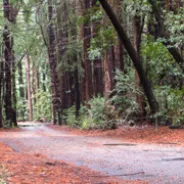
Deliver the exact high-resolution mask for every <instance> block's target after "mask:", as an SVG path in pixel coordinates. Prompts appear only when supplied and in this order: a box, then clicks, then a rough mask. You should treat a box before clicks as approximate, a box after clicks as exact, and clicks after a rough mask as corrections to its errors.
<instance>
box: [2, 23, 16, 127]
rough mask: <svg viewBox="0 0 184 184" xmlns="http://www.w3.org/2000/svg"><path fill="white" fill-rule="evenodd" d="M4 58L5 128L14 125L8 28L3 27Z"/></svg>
mask: <svg viewBox="0 0 184 184" xmlns="http://www.w3.org/2000/svg"><path fill="white" fill-rule="evenodd" d="M3 39H4V45H5V48H4V58H5V105H4V106H5V115H6V126H10V127H12V126H13V124H14V123H16V122H14V116H13V108H12V88H11V87H12V72H11V69H12V48H11V36H10V33H9V30H8V27H7V26H5V27H4V34H3Z"/></svg>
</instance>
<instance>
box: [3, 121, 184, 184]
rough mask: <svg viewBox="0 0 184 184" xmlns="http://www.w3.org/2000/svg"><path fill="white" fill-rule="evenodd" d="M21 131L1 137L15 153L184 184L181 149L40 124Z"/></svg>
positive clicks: (112, 173) (151, 180)
mask: <svg viewBox="0 0 184 184" xmlns="http://www.w3.org/2000/svg"><path fill="white" fill-rule="evenodd" d="M22 129H23V131H20V132H17V131H16V132H7V133H6V134H3V135H0V141H2V142H4V143H5V144H7V145H8V146H10V147H12V148H13V149H14V150H15V151H17V152H23V153H34V154H35V153H36V154H38V153H39V154H44V155H46V156H48V157H49V158H51V159H55V160H63V161H66V162H69V163H72V164H75V165H78V166H85V167H88V168H90V169H93V170H96V171H100V172H102V173H105V174H108V175H110V176H117V177H122V178H124V179H128V180H130V179H131V180H135V179H140V180H143V181H148V182H149V183H151V184H155V183H157V184H179V183H182V184H183V183H184V174H183V172H184V148H183V147H176V146H174V145H156V144H155V145H154V144H130V143H125V142H122V141H120V140H119V139H113V138H102V137H90V136H82V135H81V136H80V135H74V134H71V133H69V132H65V131H57V130H55V129H52V128H50V127H48V126H47V125H43V124H36V125H35V124H34V125H33V124H28V123H27V124H24V127H22Z"/></svg>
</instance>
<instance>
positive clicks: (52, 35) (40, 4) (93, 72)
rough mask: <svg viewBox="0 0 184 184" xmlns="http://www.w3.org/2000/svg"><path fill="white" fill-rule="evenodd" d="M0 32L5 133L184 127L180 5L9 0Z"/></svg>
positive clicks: (0, 16) (0, 109) (171, 1)
mask: <svg viewBox="0 0 184 184" xmlns="http://www.w3.org/2000/svg"><path fill="white" fill-rule="evenodd" d="M104 10H105V11H104ZM105 12H106V13H105ZM114 27H115V28H114ZM0 34H1V37H0V43H1V44H0V46H1V50H0V97H1V98H0V127H13V126H17V121H26V120H29V121H33V120H36V121H38V120H39V121H53V123H54V124H59V125H62V124H68V125H72V126H77V127H82V128H84V129H89V128H102V129H105V128H115V127H116V126H117V125H121V124H126V123H128V124H134V123H140V122H141V123H142V122H143V121H146V122H149V123H153V122H156V124H160V125H165V124H174V125H182V124H183V123H184V88H183V87H184V76H183V70H184V57H183V54H184V52H183V51H184V36H183V34H184V1H183V0H163V1H159V0H108V1H106V0H99V1H98V0H3V2H1V3H0ZM132 61H133V62H132Z"/></svg>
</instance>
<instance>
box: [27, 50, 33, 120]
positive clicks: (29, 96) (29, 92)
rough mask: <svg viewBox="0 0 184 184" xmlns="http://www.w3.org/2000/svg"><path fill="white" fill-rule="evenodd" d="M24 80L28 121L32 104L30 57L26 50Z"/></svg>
mask: <svg viewBox="0 0 184 184" xmlns="http://www.w3.org/2000/svg"><path fill="white" fill-rule="evenodd" d="M26 57H27V61H26V81H27V86H26V88H27V103H28V117H29V121H33V106H32V98H31V76H30V57H29V53H28V52H27V51H26Z"/></svg>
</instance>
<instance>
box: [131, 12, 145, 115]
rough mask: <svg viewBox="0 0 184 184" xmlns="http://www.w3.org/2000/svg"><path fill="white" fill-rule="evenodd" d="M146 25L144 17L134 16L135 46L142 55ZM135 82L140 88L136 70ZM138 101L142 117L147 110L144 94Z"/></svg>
mask: <svg viewBox="0 0 184 184" xmlns="http://www.w3.org/2000/svg"><path fill="white" fill-rule="evenodd" d="M143 26H144V18H141V17H140V16H136V15H135V16H134V48H135V50H136V51H137V54H138V55H139V57H140V46H141V36H142V31H143ZM135 83H136V86H137V87H138V88H140V86H141V83H140V79H139V75H138V73H137V71H135ZM137 102H138V105H139V110H140V115H141V117H143V116H144V114H145V110H144V103H143V99H142V96H140V95H137Z"/></svg>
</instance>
